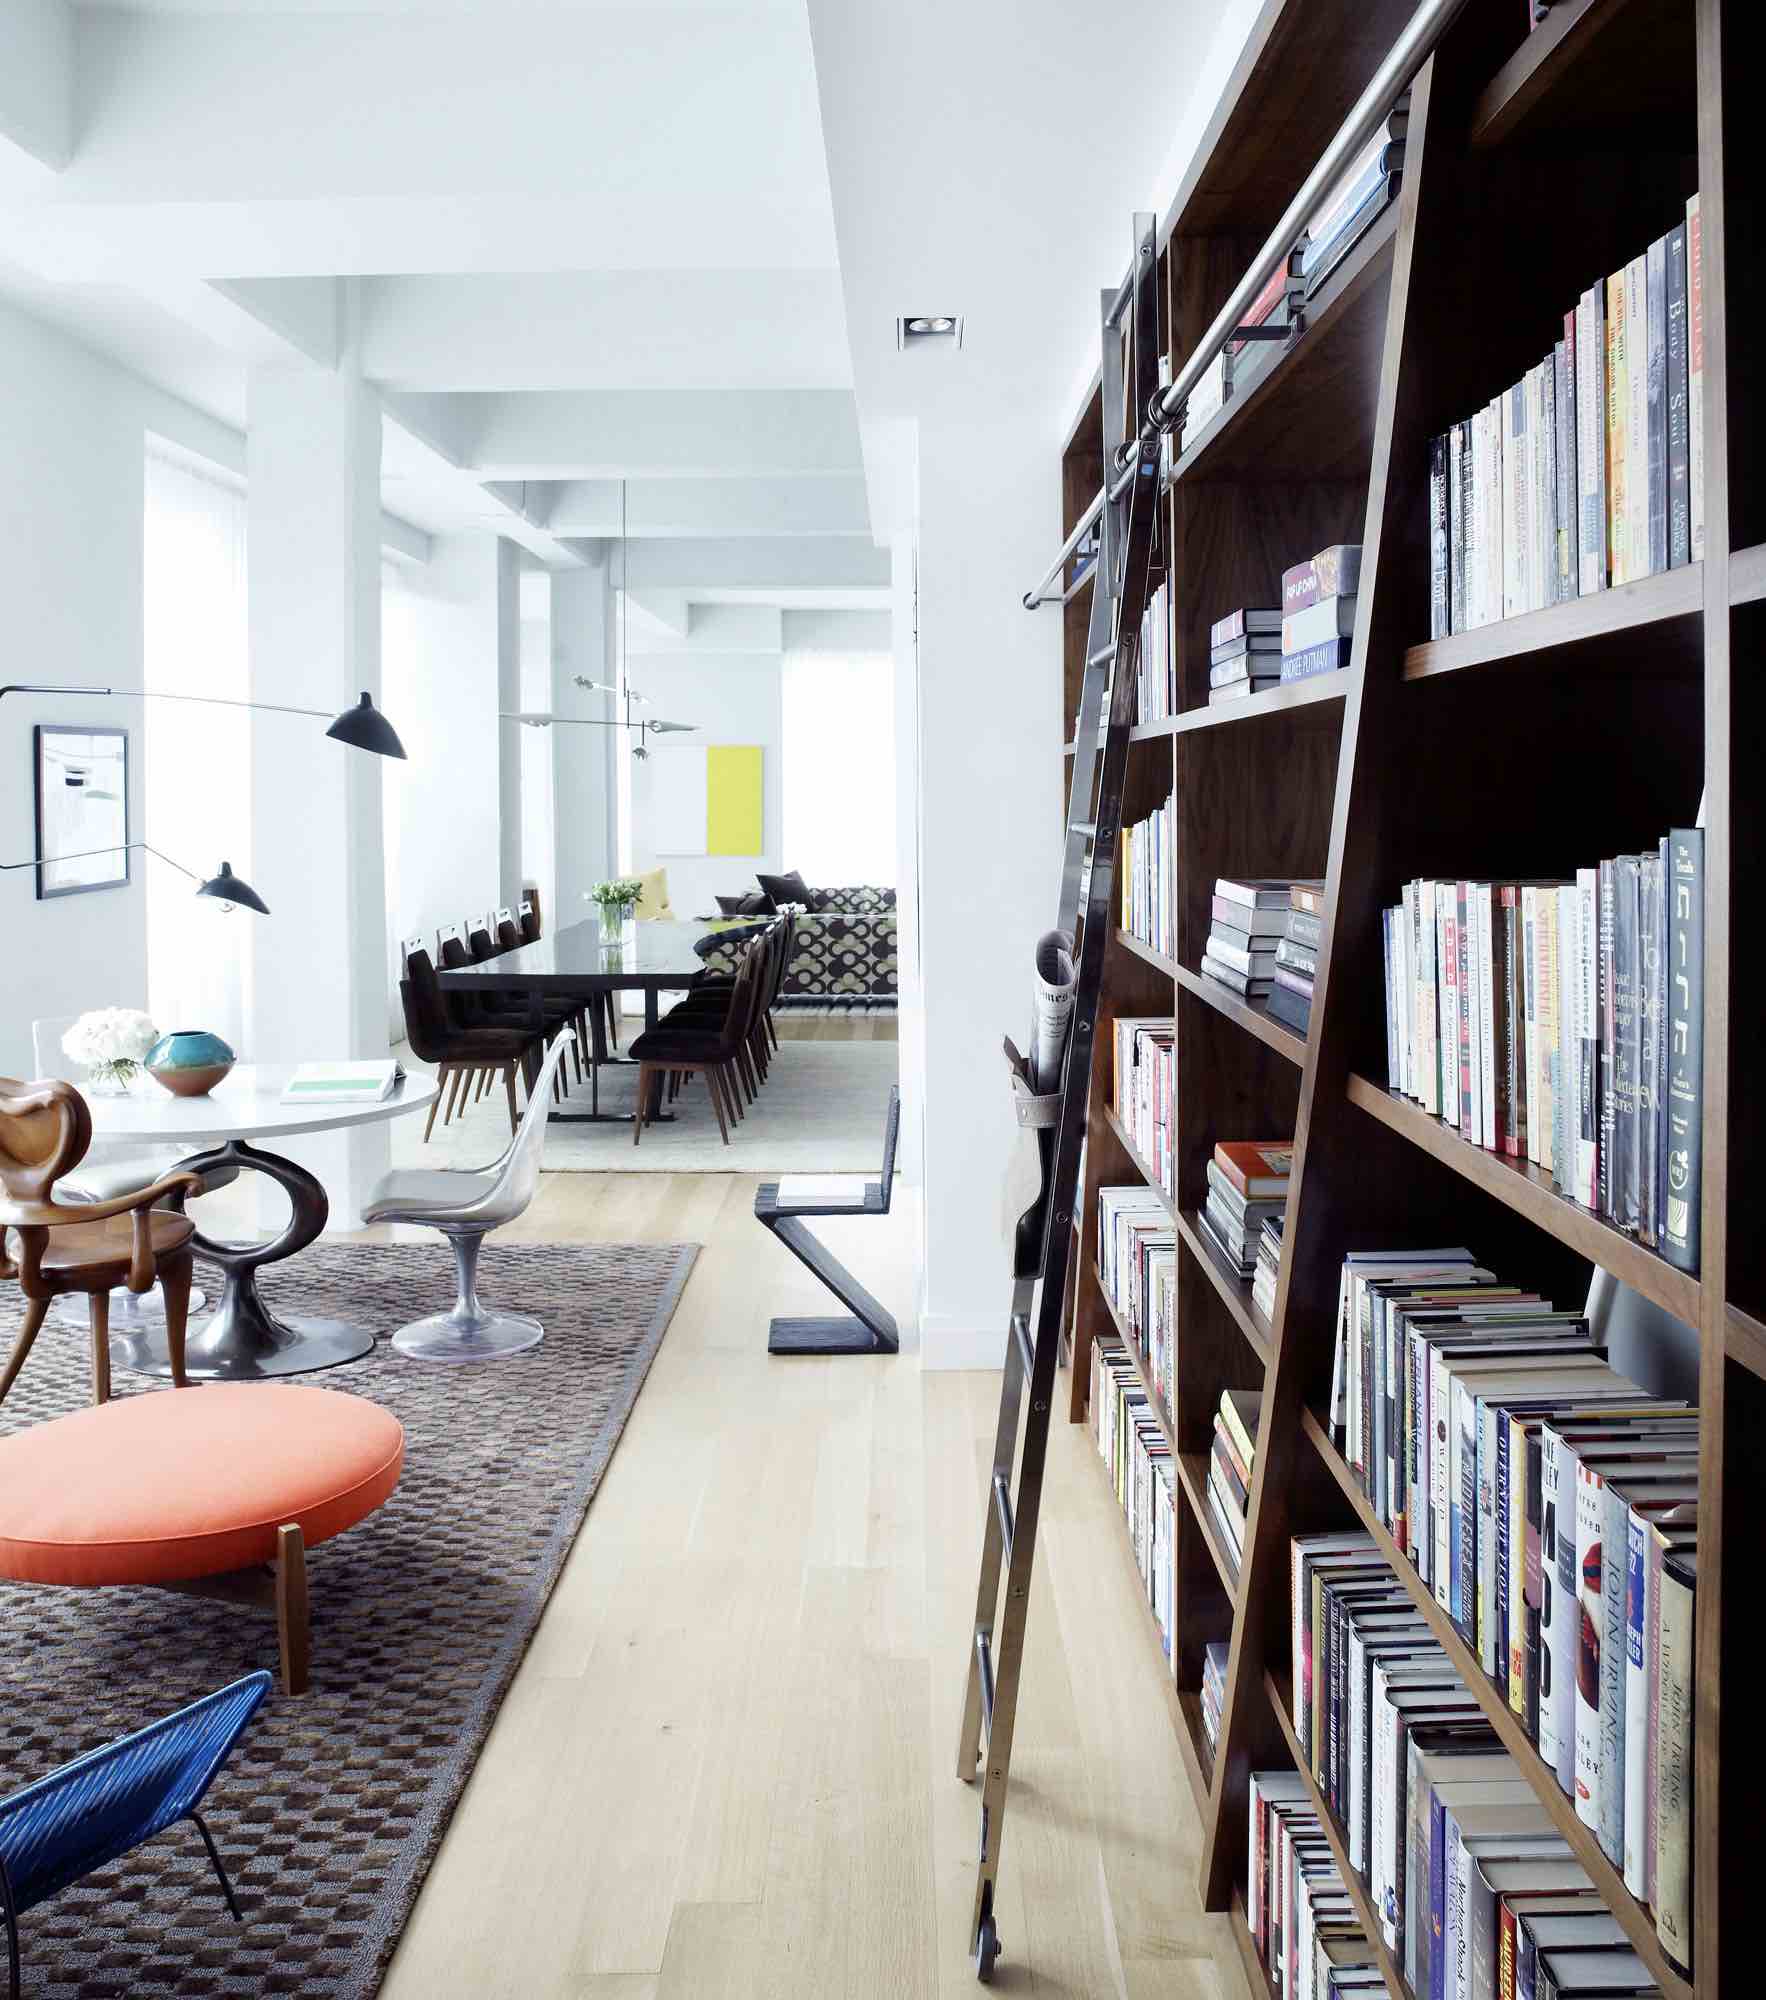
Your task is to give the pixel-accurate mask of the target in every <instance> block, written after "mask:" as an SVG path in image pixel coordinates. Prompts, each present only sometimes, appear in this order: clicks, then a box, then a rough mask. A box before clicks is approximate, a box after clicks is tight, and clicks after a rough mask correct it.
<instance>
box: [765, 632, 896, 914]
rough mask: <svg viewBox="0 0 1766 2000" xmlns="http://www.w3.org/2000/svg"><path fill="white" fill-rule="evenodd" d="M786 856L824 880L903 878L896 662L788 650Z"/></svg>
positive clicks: (791, 864)
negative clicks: (899, 866)
mask: <svg viewBox="0 0 1766 2000" xmlns="http://www.w3.org/2000/svg"><path fill="white" fill-rule="evenodd" d="M783 681H784V688H783V692H784V769H783V785H782V791H783V800H784V804H783V814H782V817H783V821H784V825H783V828H782V832H783V835H784V840H783V846H782V855H783V860H782V865H783V866H784V867H787V868H795V869H798V870H800V871H801V873H802V874H803V877H804V879H805V880H806V881H808V882H812V883H814V884H816V885H817V886H818V887H820V886H826V887H829V888H852V887H856V886H858V885H861V884H869V885H872V886H875V887H877V888H884V889H887V888H892V887H894V885H895V861H896V857H895V662H894V659H893V657H892V656H891V655H890V654H888V653H856V654H839V653H787V654H786V655H785V661H784V674H783Z"/></svg>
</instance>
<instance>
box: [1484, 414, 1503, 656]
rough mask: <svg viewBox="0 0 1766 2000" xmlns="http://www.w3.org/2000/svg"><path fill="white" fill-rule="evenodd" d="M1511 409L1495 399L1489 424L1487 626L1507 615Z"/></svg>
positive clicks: (1487, 433)
mask: <svg viewBox="0 0 1766 2000" xmlns="http://www.w3.org/2000/svg"><path fill="white" fill-rule="evenodd" d="M1507 409H1508V398H1507V397H1506V396H1494V397H1492V398H1491V401H1490V421H1489V423H1488V424H1487V425H1486V427H1485V429H1486V435H1487V438H1488V457H1489V485H1490V519H1489V523H1488V531H1487V541H1486V546H1485V551H1484V564H1485V571H1484V605H1485V623H1486V624H1489V623H1490V622H1491V621H1492V620H1494V619H1497V618H1500V617H1501V616H1502V615H1503V609H1502V593H1503V578H1504V577H1505V575H1506V574H1507V567H1506V565H1507V553H1506V552H1507V543H1506V541H1505V538H1504V533H1503V522H1504V518H1505V514H1506V508H1507V497H1506V496H1507V493H1508V481H1507V479H1506V478H1505V477H1504V466H1505V465H1506V463H1507V460H1506V457H1505V452H1504V446H1505V438H1504V424H1505V416H1506V412H1507Z"/></svg>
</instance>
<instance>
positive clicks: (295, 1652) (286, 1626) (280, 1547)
mask: <svg viewBox="0 0 1766 2000" xmlns="http://www.w3.org/2000/svg"><path fill="white" fill-rule="evenodd" d="M276 1635H277V1637H278V1639H280V1641H281V1644H282V1692H283V1693H284V1694H305V1693H306V1691H307V1653H308V1641H309V1630H308V1625H307V1550H306V1543H305V1542H304V1541H303V1540H302V1539H301V1532H300V1529H299V1528H298V1527H297V1526H294V1525H292V1524H291V1525H290V1526H288V1527H286V1528H278V1529H277V1530H276Z"/></svg>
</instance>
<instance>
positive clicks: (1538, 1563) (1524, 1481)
mask: <svg viewBox="0 0 1766 2000" xmlns="http://www.w3.org/2000/svg"><path fill="white" fill-rule="evenodd" d="M1509 1429H1510V1436H1509V1451H1510V1453H1511V1455H1514V1454H1518V1456H1519V1459H1520V1468H1521V1470H1520V1482H1519V1484H1520V1497H1519V1500H1518V1502H1517V1505H1518V1508H1519V1513H1518V1516H1517V1519H1518V1522H1519V1528H1518V1533H1519V1534H1520V1536H1521V1543H1522V1557H1521V1567H1520V1578H1521V1593H1520V1594H1521V1615H1520V1618H1519V1621H1518V1622H1517V1624H1516V1628H1515V1629H1516V1632H1517V1634H1518V1644H1519V1648H1520V1662H1521V1664H1520V1672H1521V1707H1520V1714H1521V1720H1522V1722H1523V1723H1524V1724H1525V1725H1526V1730H1527V1736H1528V1739H1529V1740H1530V1741H1532V1742H1535V1743H1537V1742H1538V1740H1539V1635H1540V1606H1541V1603H1542V1601H1543V1598H1544V1578H1545V1551H1544V1543H1543V1538H1542V1536H1541V1533H1540V1514H1539V1439H1538V1437H1537V1435H1529V1434H1528V1431H1527V1428H1526V1426H1525V1425H1524V1424H1522V1423H1521V1421H1520V1420H1519V1419H1518V1418H1511V1419H1510V1424H1509Z"/></svg>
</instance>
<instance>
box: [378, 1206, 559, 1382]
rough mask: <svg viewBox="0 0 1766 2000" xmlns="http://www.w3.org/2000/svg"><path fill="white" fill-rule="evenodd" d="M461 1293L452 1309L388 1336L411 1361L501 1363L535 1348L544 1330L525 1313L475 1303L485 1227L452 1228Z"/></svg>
mask: <svg viewBox="0 0 1766 2000" xmlns="http://www.w3.org/2000/svg"><path fill="white" fill-rule="evenodd" d="M445 1233H446V1234H447V1235H448V1236H449V1237H450V1238H451V1239H452V1241H453V1245H454V1269H455V1273H456V1275H457V1276H458V1279H459V1296H458V1297H457V1298H456V1299H455V1300H454V1304H453V1307H452V1310H451V1311H448V1312H445V1313H432V1314H431V1315H430V1317H429V1318H428V1319H419V1320H413V1321H412V1323H411V1324H410V1325H409V1326H402V1327H400V1328H399V1330H398V1332H397V1333H395V1334H394V1335H393V1337H392V1344H393V1346H394V1347H396V1348H397V1349H398V1351H399V1352H400V1353H401V1354H404V1355H408V1356H409V1357H410V1358H411V1359H412V1360H413V1361H444V1362H445V1361H504V1360H507V1359H508V1357H509V1356H510V1355H512V1354H525V1353H526V1352H527V1350H528V1349H529V1348H530V1347H538V1346H539V1344H540V1342H541V1341H542V1340H544V1339H545V1337H546V1330H545V1328H544V1327H543V1326H541V1325H540V1323H539V1321H538V1320H537V1319H530V1318H529V1317H528V1316H527V1314H526V1313H493V1312H486V1311H485V1309H484V1307H483V1306H481V1305H480V1304H479V1302H478V1289H477V1278H478V1253H479V1250H480V1249H481V1248H482V1247H483V1244H484V1239H485V1234H486V1231H485V1229H483V1228H474V1229H471V1230H464V1229H458V1230H456V1229H450V1230H447V1231H446V1232H445Z"/></svg>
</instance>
